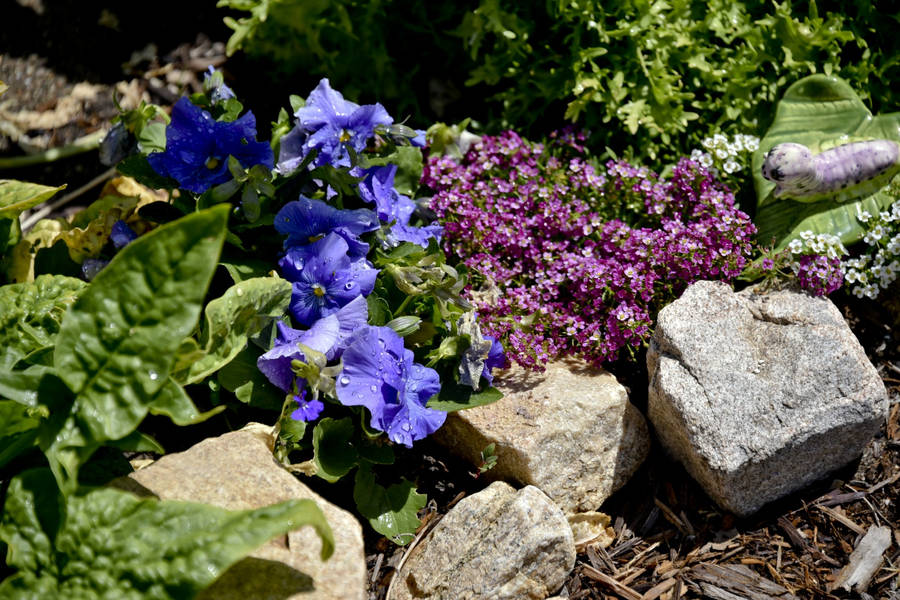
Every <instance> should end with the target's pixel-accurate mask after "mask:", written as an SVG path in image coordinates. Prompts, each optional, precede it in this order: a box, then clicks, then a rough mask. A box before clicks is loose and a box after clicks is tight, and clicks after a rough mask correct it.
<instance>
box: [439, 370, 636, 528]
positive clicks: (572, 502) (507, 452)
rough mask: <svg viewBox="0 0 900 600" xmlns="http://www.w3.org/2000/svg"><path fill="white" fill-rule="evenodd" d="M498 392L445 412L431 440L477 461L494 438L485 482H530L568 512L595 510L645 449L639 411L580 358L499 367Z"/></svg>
mask: <svg viewBox="0 0 900 600" xmlns="http://www.w3.org/2000/svg"><path fill="white" fill-rule="evenodd" d="M494 385H495V387H496V388H497V389H498V390H500V391H501V392H502V393H503V398H502V399H501V400H499V401H497V402H495V403H493V404H489V405H487V406H479V407H477V408H471V409H466V410H462V411H459V412H455V413H451V414H450V415H449V416H448V417H447V421H446V422H445V423H444V426H443V427H441V428H440V429H439V430H438V431H437V432H436V434H435V439H437V441H438V442H439V443H441V444H443V445H444V446H446V447H447V448H448V449H449V450H450V451H451V452H454V453H456V454H458V455H460V456H461V457H462V458H464V459H465V460H467V461H469V462H471V463H473V464H476V465H478V464H480V462H481V451H482V450H484V448H485V447H487V446H488V445H489V444H492V443H493V444H495V451H494V453H495V455H496V456H497V464H496V465H495V466H494V467H493V468H492V469H490V470H489V471H487V472H486V473H485V477H487V478H488V479H489V480H506V481H514V482H517V483H519V484H522V485H534V486H537V487H539V488H540V489H541V490H542V491H543V492H544V493H545V494H547V495H548V496H550V498H552V499H553V501H554V502H556V503H557V504H558V505H559V506H560V508H562V509H563V511H565V512H566V513H574V512H589V511H593V510H596V509H597V508H599V507H600V505H601V504H603V502H604V501H605V500H606V499H607V498H608V497H609V496H610V495H612V493H613V492H615V491H616V490H618V489H619V488H621V487H622V486H623V485H625V483H626V482H627V481H628V479H629V478H630V477H631V475H633V474H634V472H635V471H636V470H637V468H638V467H639V466H640V465H641V463H642V462H643V461H644V459H645V458H646V457H647V453H648V452H649V450H650V436H649V434H648V430H647V423H646V421H645V420H644V417H643V415H641V413H640V411H638V410H637V409H636V408H635V407H634V406H633V405H632V404H631V403H630V402H629V401H628V393H627V392H626V390H625V388H624V387H622V385H621V384H619V383H618V382H617V381H616V379H615V377H613V376H612V375H611V374H609V373H608V372H606V371H604V370H602V369H597V368H593V367H591V366H589V365H588V364H587V363H585V362H583V361H577V360H572V359H569V360H565V361H559V362H553V363H549V364H547V365H546V370H545V371H544V372H543V373H536V372H533V371H529V370H526V369H523V368H521V367H513V368H511V369H509V370H506V371H500V372H498V374H497V376H496V378H495V380H494Z"/></svg>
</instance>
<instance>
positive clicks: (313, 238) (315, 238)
mask: <svg viewBox="0 0 900 600" xmlns="http://www.w3.org/2000/svg"><path fill="white" fill-rule="evenodd" d="M323 237H325V234H324V233H320V234H319V235H311V236H309V243H310V244H312V243H313V242H318V241H319V240H321V239H322V238H323Z"/></svg>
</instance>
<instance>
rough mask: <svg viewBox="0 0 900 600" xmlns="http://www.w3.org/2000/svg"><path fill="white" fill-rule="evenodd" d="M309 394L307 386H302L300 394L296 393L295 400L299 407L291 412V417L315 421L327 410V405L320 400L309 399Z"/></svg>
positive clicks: (298, 419) (296, 419)
mask: <svg viewBox="0 0 900 600" xmlns="http://www.w3.org/2000/svg"><path fill="white" fill-rule="evenodd" d="M307 396H308V394H307V392H306V388H302V389H301V390H300V393H299V394H295V395H294V400H295V401H296V402H297V404H298V405H299V407H298V408H297V410H295V411H294V412H292V413H291V418H292V419H293V420H295V421H307V422H308V421H315V420H316V419H318V418H319V415H320V414H322V411H323V410H325V405H324V404H322V402H320V401H319V400H307V399H306V397H307Z"/></svg>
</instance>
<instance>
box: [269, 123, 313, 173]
mask: <svg viewBox="0 0 900 600" xmlns="http://www.w3.org/2000/svg"><path fill="white" fill-rule="evenodd" d="M307 137H308V136H307V133H306V132H305V131H303V129H301V128H300V127H299V126H295V127H294V128H293V129H291V130H290V131H289V132H288V133H287V134H286V135H284V136H282V138H281V140H280V144H279V148H278V164H277V165H276V166H275V170H276V171H277V172H278V173H280V174H281V175H290V174H291V173H293V172H294V171H296V170H297V169H298V168H299V167H300V164H301V163H302V162H303V159H304V158H306V153H307V149H306V138H307Z"/></svg>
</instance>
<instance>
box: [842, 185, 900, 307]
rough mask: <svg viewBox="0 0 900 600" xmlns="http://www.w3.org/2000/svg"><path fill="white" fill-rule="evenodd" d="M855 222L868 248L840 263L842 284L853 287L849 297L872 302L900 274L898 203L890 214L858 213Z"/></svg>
mask: <svg viewBox="0 0 900 600" xmlns="http://www.w3.org/2000/svg"><path fill="white" fill-rule="evenodd" d="M856 219H857V220H858V221H859V222H860V223H865V224H866V226H867V227H868V229H867V230H866V235H865V236H863V241H864V242H865V243H866V245H867V246H868V248H867V252H866V253H865V254H863V255H861V256H859V257H858V258H851V259H849V260H846V261H844V262H843V264H842V265H841V266H842V267H843V269H844V281H846V282H847V283H848V284H855V285H854V286H853V294H854V295H855V296H857V297H858V298H863V297H866V298H871V299H873V300H874V299H875V298H877V297H878V294H879V293H881V290H884V289H887V288H888V286H890V285H891V284H892V283H893V282H894V281H896V279H897V275H898V274H900V200H898V201H897V202H894V203H893V204H892V205H891V210H890V211H886V210H883V211H881V212H880V213H878V214H877V215H872V214H870V213H869V212H868V211H865V210H860V211H858V213H857V215H856Z"/></svg>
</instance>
